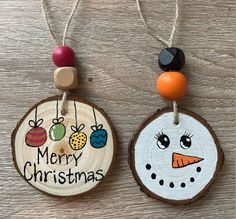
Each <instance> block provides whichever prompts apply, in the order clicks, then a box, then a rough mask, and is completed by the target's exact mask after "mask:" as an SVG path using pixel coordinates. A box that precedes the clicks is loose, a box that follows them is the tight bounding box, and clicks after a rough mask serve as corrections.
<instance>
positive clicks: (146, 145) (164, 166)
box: [130, 108, 223, 204]
mask: <svg viewBox="0 0 236 219" xmlns="http://www.w3.org/2000/svg"><path fill="white" fill-rule="evenodd" d="M222 163H223V152H222V150H221V148H220V145H219V141H218V139H217V137H216V135H215V133H214V131H213V130H212V128H211V127H210V126H209V125H208V124H207V122H206V121H205V120H203V119H202V118H201V117H200V116H198V115H196V114H194V113H192V112H190V111H186V110H180V111H179V124H178V125H174V124H173V112H172V109H170V108H165V109H163V110H160V111H159V112H157V113H156V114H154V115H153V116H152V117H151V118H149V119H148V120H147V121H146V122H145V123H144V125H143V126H142V128H141V129H140V130H139V131H138V133H137V134H136V136H135V138H134V140H133V141H132V142H131V145H130V166H131V169H132V171H133V174H134V177H135V179H136V180H137V182H138V184H139V185H140V187H141V189H142V190H143V191H144V192H145V193H147V194H148V195H149V196H151V197H153V198H156V199H160V200H162V201H166V202H168V203H171V204H188V203H191V202H193V201H195V200H197V199H199V198H200V197H201V196H202V195H203V194H204V193H205V192H206V191H207V190H208V188H209V186H210V184H211V183H212V182H213V180H214V178H215V177H216V174H217V173H218V172H219V170H220V168H221V166H222Z"/></svg>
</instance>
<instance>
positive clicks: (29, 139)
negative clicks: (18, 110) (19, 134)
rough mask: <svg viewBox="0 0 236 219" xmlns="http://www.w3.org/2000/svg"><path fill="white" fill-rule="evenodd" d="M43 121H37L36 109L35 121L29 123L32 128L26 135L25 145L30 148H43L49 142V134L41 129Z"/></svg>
mask: <svg viewBox="0 0 236 219" xmlns="http://www.w3.org/2000/svg"><path fill="white" fill-rule="evenodd" d="M42 123H43V119H39V120H37V108H36V109H35V119H34V120H30V121H29V126H30V127H32V128H31V129H30V130H29V131H28V132H27V133H26V135H25V143H26V144H27V145H28V146H30V147H39V146H42V145H43V144H44V143H45V142H46V140H47V132H46V130H45V129H44V128H42V127H40V125H41V124H42Z"/></svg>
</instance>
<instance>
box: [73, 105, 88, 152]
mask: <svg viewBox="0 0 236 219" xmlns="http://www.w3.org/2000/svg"><path fill="white" fill-rule="evenodd" d="M74 109H75V126H74V125H72V126H71V130H72V131H73V132H74V133H72V134H71V135H70V138H69V144H70V146H71V148H72V149H73V150H80V149H82V148H83V147H84V146H85V144H86V142H87V135H86V134H85V133H84V132H81V131H82V130H83V129H84V127H85V124H80V125H79V126H78V120H77V108H76V102H75V101H74Z"/></svg>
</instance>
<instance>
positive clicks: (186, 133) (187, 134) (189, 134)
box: [184, 131, 193, 138]
mask: <svg viewBox="0 0 236 219" xmlns="http://www.w3.org/2000/svg"><path fill="white" fill-rule="evenodd" d="M184 135H186V136H188V137H189V138H192V137H193V134H191V133H189V132H187V131H185V132H184Z"/></svg>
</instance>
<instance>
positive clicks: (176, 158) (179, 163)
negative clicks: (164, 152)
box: [172, 152, 204, 168]
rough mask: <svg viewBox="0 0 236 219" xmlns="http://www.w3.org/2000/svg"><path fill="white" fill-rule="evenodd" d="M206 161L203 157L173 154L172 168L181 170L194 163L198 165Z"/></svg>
mask: <svg viewBox="0 0 236 219" xmlns="http://www.w3.org/2000/svg"><path fill="white" fill-rule="evenodd" d="M202 160H204V159H203V158H201V157H194V156H189V155H184V154H179V153H175V152H174V153H173V154H172V167H173V168H181V167H185V166H188V165H191V164H194V163H198V162H200V161H202Z"/></svg>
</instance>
